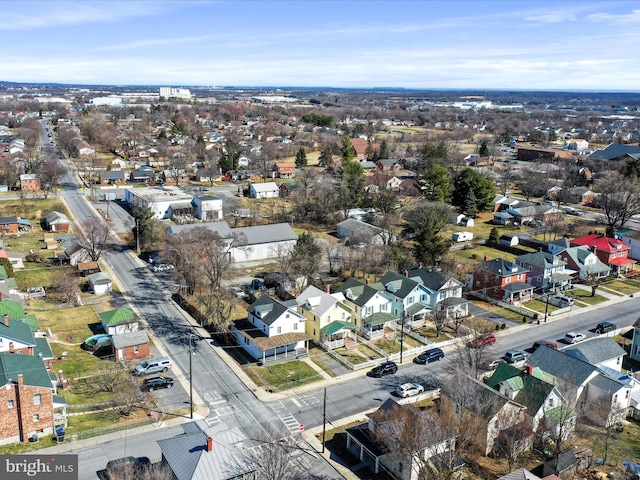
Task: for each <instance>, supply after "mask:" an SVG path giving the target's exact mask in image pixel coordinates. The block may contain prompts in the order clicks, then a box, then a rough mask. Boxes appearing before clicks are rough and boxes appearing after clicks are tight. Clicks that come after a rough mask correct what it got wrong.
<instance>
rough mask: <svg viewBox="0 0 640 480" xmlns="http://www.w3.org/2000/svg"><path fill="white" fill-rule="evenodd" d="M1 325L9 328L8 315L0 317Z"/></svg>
mask: <svg viewBox="0 0 640 480" xmlns="http://www.w3.org/2000/svg"><path fill="white" fill-rule="evenodd" d="M2 323H4V326H5V327H8V326H9V315H7V314H6V313H5V314H4V315H3V316H2Z"/></svg>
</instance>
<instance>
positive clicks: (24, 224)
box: [0, 215, 32, 235]
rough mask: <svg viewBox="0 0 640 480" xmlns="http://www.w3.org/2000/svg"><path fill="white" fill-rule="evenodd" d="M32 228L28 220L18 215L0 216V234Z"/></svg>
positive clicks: (26, 230)
mask: <svg viewBox="0 0 640 480" xmlns="http://www.w3.org/2000/svg"><path fill="white" fill-rule="evenodd" d="M31 228H32V225H31V222H30V221H29V220H23V219H22V218H20V217H17V216H15V215H14V216H13V217H0V234H2V235H6V234H11V233H20V232H28V231H30V230H31Z"/></svg>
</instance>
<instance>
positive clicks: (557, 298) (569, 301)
mask: <svg viewBox="0 0 640 480" xmlns="http://www.w3.org/2000/svg"><path fill="white" fill-rule="evenodd" d="M551 300H552V302H551V303H552V304H553V305H557V306H559V307H570V306H571V305H573V298H571V297H567V296H566V295H554V296H553V297H551Z"/></svg>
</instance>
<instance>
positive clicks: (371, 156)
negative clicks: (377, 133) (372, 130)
mask: <svg viewBox="0 0 640 480" xmlns="http://www.w3.org/2000/svg"><path fill="white" fill-rule="evenodd" d="M364 154H365V156H366V157H367V160H369V161H372V162H376V161H377V160H378V151H377V150H376V149H375V148H374V146H373V143H371V140H369V141H368V142H367V149H366V150H365V152H364Z"/></svg>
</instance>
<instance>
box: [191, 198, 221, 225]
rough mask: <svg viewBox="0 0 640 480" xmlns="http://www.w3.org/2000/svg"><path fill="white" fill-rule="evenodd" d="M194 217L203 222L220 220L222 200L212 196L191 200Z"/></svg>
mask: <svg viewBox="0 0 640 480" xmlns="http://www.w3.org/2000/svg"><path fill="white" fill-rule="evenodd" d="M192 203H193V206H194V207H195V210H196V217H198V218H199V219H200V220H203V221H205V222H215V221H216V220H222V218H223V213H222V200H221V199H219V198H217V197H214V196H212V195H203V196H201V197H196V198H194V199H193V202H192Z"/></svg>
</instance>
